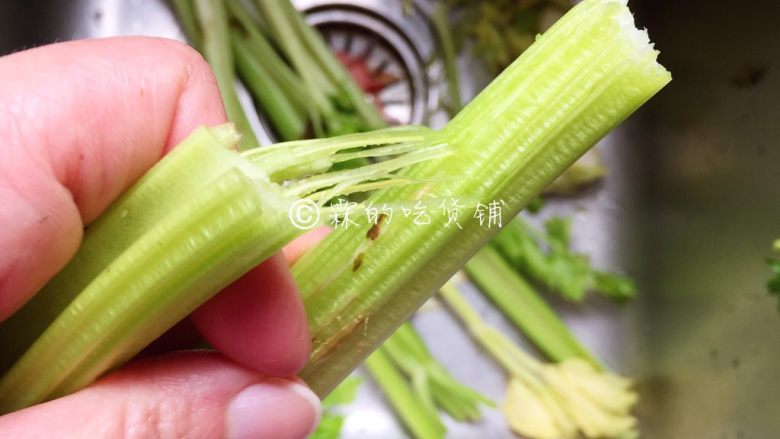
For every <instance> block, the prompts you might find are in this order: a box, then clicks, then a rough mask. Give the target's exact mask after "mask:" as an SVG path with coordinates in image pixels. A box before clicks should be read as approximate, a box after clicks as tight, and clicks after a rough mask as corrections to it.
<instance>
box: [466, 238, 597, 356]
mask: <svg viewBox="0 0 780 439" xmlns="http://www.w3.org/2000/svg"><path fill="white" fill-rule="evenodd" d="M465 270H466V273H467V274H468V275H469V277H470V278H471V279H472V280H473V281H474V282H475V283H476V284H477V286H478V287H479V288H480V290H481V291H482V292H483V293H484V294H485V295H486V296H487V297H489V298H490V299H491V300H492V301H493V302H495V303H496V305H498V307H499V308H500V309H501V311H502V312H503V313H504V314H505V315H506V316H507V317H509V319H511V320H512V322H513V323H514V324H515V325H516V326H517V327H518V328H519V329H521V330H522V331H523V332H524V333H525V334H526V335H527V336H528V338H529V339H530V340H531V341H532V342H533V343H534V344H535V345H536V347H537V348H539V349H540V350H541V351H542V352H543V353H544V354H545V355H546V356H547V357H548V358H550V360H552V361H556V362H559V361H563V360H566V359H568V358H572V357H574V358H582V359H584V360H586V361H588V362H590V363H591V364H593V365H594V366H596V367H599V368H600V367H601V365H600V363H599V361H598V360H597V359H596V358H595V357H594V356H593V354H591V353H590V351H588V350H587V349H586V348H585V347H584V346H582V344H580V342H579V341H578V340H577V338H576V337H574V334H572V332H571V331H570V330H569V328H568V327H567V326H566V324H564V323H563V322H562V321H561V319H560V318H559V317H558V315H557V314H556V313H555V312H554V311H553V310H552V308H550V306H549V305H548V304H547V303H546V302H545V301H544V300H543V299H542V298H541V297H540V296H539V295H538V293H536V291H534V290H533V287H531V285H529V284H528V282H526V281H525V280H524V279H523V278H522V277H521V276H520V275H519V274H517V272H515V270H514V269H513V268H512V267H511V266H510V265H509V264H508V263H507V262H506V261H504V259H503V258H502V257H501V256H500V255H499V254H498V253H497V252H496V251H495V250H494V249H492V248H491V247H490V246H485V247H484V248H482V250H480V251H479V252H477V254H476V255H474V257H473V258H471V259H470V260H469V261H468V262H467V263H466V266H465Z"/></svg>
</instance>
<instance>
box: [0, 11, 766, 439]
mask: <svg viewBox="0 0 780 439" xmlns="http://www.w3.org/2000/svg"><path fill="white" fill-rule="evenodd" d="M312 3H326V2H305V1H304V2H299V5H304V4H312ZM342 3H343V2H342ZM356 3H358V4H366V3H377V2H371V1H359V2H356ZM378 3H383V2H378ZM384 3H385V6H384V7H386V5H387V2H384ZM630 3H631V6H632V8H633V9H634V10H635V11H636V14H637V17H638V21H639V22H640V23H641V24H642V25H644V26H647V27H648V28H649V32H650V35H651V38H652V39H653V40H654V41H655V42H656V47H657V48H658V49H660V51H661V52H662V54H661V62H662V63H663V64H664V65H665V66H666V67H667V68H668V69H669V70H671V71H672V74H673V77H674V80H673V81H672V83H671V84H670V85H669V86H668V87H667V88H666V89H665V90H663V91H662V92H661V93H660V94H659V95H658V96H656V97H655V98H653V99H652V100H651V101H650V102H649V103H648V104H647V105H646V106H645V107H644V108H642V109H641V110H640V111H639V112H638V113H637V114H636V115H634V116H632V117H631V118H630V119H629V120H628V121H626V122H625V123H624V124H623V125H621V127H620V128H619V129H618V130H617V131H616V132H615V133H613V134H612V135H610V136H609V137H608V138H607V139H605V140H604V141H603V142H602V144H601V148H602V150H603V152H604V156H605V159H606V162H607V166H608V169H609V175H608V176H607V177H606V178H605V180H604V181H603V182H602V183H601V184H600V185H599V186H598V187H596V188H593V189H591V190H589V191H587V192H586V193H584V194H582V195H581V196H578V197H576V198H575V199H568V200H553V201H552V202H551V203H550V204H551V207H550V210H552V211H555V212H569V213H571V214H573V215H574V217H575V220H574V225H575V239H576V245H577V246H578V247H579V248H580V249H582V250H585V251H588V252H589V253H591V254H592V255H593V257H594V260H595V262H596V263H597V264H598V265H600V266H602V267H608V268H613V269H617V270H620V271H624V272H627V273H629V274H631V275H633V276H634V277H635V278H636V279H637V281H638V283H639V287H640V292H641V295H640V297H639V298H638V299H637V300H635V301H634V302H633V303H630V304H628V305H626V306H623V307H617V306H615V305H612V304H609V303H606V302H604V301H601V300H597V299H595V298H594V299H590V300H589V303H588V304H587V307H585V308H584V309H578V308H576V307H572V306H567V305H565V304H556V305H558V307H559V308H560V309H561V310H562V313H563V314H564V315H565V316H566V319H567V321H568V322H569V323H570V324H571V325H572V326H573V327H574V328H575V329H576V331H577V332H578V333H579V334H580V335H581V337H582V339H583V341H584V342H585V343H586V344H587V345H588V346H590V347H591V348H592V349H593V350H594V351H595V352H596V353H597V354H598V355H600V356H601V357H602V358H604V359H605V361H606V362H607V363H608V364H610V365H612V366H613V367H615V368H616V369H617V370H619V371H621V372H623V373H625V374H628V375H630V376H633V377H636V378H637V385H638V388H639V389H640V392H641V397H642V400H641V403H640V406H639V407H638V415H639V417H640V420H641V427H642V433H643V434H642V436H643V437H647V438H653V439H656V438H658V439H691V438H716V439H736V438H745V439H747V438H750V439H768V438H776V437H780V415H778V408H780V314H778V308H777V303H776V301H775V300H773V298H771V297H769V295H768V294H767V293H766V291H765V281H766V279H767V278H768V276H769V271H768V268H767V267H766V266H765V264H764V257H765V256H767V254H768V253H769V245H770V243H771V241H772V240H773V239H774V238H777V237H780V140H778V139H780V123H779V122H778V121H779V120H780V27H778V26H777V23H778V22H780V8H779V7H778V6H777V4H776V2H774V1H770V0H756V1H753V2H750V3H749V4H748V5H745V6H741V5H738V4H736V3H735V2H732V1H727V0H710V1H704V0H691V1H685V2H680V1H672V0H666V1H661V0H631V2H630ZM0 26H2V29H3V32H2V33H0V53H6V52H9V51H12V50H16V49H19V48H22V47H30V46H35V45H39V44H43V43H46V42H51V41H55V40H65V39H71V38H85V37H95V36H108V35H119V34H151V35H162V36H167V37H172V38H181V34H180V32H179V31H178V28H177V27H176V24H175V21H174V20H173V18H172V16H171V14H170V12H169V11H168V10H167V8H166V7H165V6H164V3H163V2H162V1H159V0H129V1H120V0H104V1H100V0H91V1H89V0H82V1H73V2H56V1H41V0H38V1H4V2H0ZM411 29H413V31H414V32H418V33H419V32H422V34H423V35H424V29H421V28H420V27H419V23H415V24H414V25H413V26H411ZM419 38H423V39H424V37H419ZM415 50H418V51H424V48H423V49H420V48H417V49H415ZM462 64H463V66H464V67H465V68H466V73H467V75H466V76H467V77H469V78H471V82H470V83H469V84H467V85H466V88H467V90H465V92H466V93H465V94H466V95H468V94H469V87H474V86H475V84H479V83H480V81H479V79H475V78H479V70H478V69H475V68H472V67H471V66H473V64H471V63H470V62H469V60H468V59H467V57H464V59H463V60H462ZM424 73H425V75H428V76H425V75H423V76H424V77H423V78H422V79H420V81H423V82H425V81H427V86H429V89H428V93H429V95H426V98H425V99H427V100H424V101H422V102H423V103H422V105H423V106H424V107H425V108H424V110H425V112H427V113H426V114H427V115H428V119H427V121H429V122H430V123H432V124H434V125H436V124H440V123H442V120H441V119H440V116H435V113H436V111H435V109H432V108H431V107H430V105H429V104H430V102H431V101H430V100H431V99H434V98H433V97H431V95H435V94H436V93H437V91H436V90H437V87H439V86H440V84H439V85H437V83H436V78H437V76H436V75H437V73H436V72H435V71H427V72H424ZM409 114H418V113H413V112H411V111H410V112H409ZM410 117H412V116H410ZM415 117H416V116H415ZM469 293H474V292H473V291H472V292H469ZM469 298H471V299H473V300H474V301H476V302H478V305H479V309H480V310H481V311H482V312H483V313H484V315H486V316H488V317H489V318H490V319H491V320H492V321H494V322H495V323H496V324H497V325H499V326H501V327H503V328H505V329H507V331H508V332H510V333H512V332H511V328H510V326H509V325H507V324H506V322H505V321H504V320H503V319H502V318H501V317H500V315H498V314H497V313H496V312H495V311H493V310H492V308H491V307H490V306H489V304H488V303H487V302H486V301H484V300H480V297H479V296H478V295H476V294H469ZM415 323H416V324H417V325H418V327H419V328H421V330H422V331H423V333H424V336H425V338H426V339H428V340H429V341H430V345H431V349H432V350H433V351H434V353H435V354H436V355H437V356H438V357H439V358H440V359H441V360H442V361H443V362H444V363H445V364H446V365H447V366H448V367H449V368H450V370H451V371H452V372H453V373H454V374H455V375H456V376H457V377H459V378H461V379H463V380H464V381H465V382H468V383H469V384H471V385H473V386H475V387H477V388H478V389H479V390H481V391H483V392H484V393H486V394H487V395H488V396H490V397H492V398H493V399H495V400H497V401H500V400H501V398H502V393H503V387H504V377H503V374H502V372H501V370H500V369H499V368H498V367H497V366H495V365H494V364H493V363H491V362H490V361H489V360H488V359H486V358H483V356H482V355H481V354H480V353H479V350H478V348H477V347H476V345H474V344H473V343H471V342H470V341H469V340H468V338H467V336H466V334H465V332H464V331H463V329H462V328H461V327H460V326H459V325H458V324H457V323H456V322H455V321H453V320H452V319H451V318H449V317H448V316H447V313H446V312H445V311H444V310H443V309H441V308H440V307H436V306H432V307H430V308H429V309H428V310H426V311H423V312H421V313H419V314H418V316H417V317H416V320H415ZM513 334H514V333H513ZM518 340H519V338H518ZM346 413H347V414H348V416H347V420H346V423H345V430H344V437H347V438H358V437H359V438H372V437H373V438H392V437H402V436H403V435H404V432H403V429H402V428H401V427H400V426H399V424H398V423H397V422H396V421H395V419H394V417H393V416H392V414H391V413H390V412H389V410H388V409H387V407H386V406H385V403H384V402H383V401H382V399H381V396H380V394H379V393H378V391H377V390H376V389H375V388H374V387H372V385H371V384H370V383H369V384H367V385H364V386H363V387H362V390H361V392H360V395H359V398H358V401H357V402H356V403H355V404H353V405H352V406H350V407H349V409H347V411H346ZM449 426H450V427H451V428H450V435H451V437H456V438H485V437H489V438H500V437H512V435H511V433H509V431H508V429H507V428H506V426H505V425H504V423H503V420H502V419H501V415H500V413H499V412H497V411H494V410H487V411H486V416H485V419H484V420H483V421H482V422H480V423H477V424H473V425H456V424H454V423H453V424H449Z"/></svg>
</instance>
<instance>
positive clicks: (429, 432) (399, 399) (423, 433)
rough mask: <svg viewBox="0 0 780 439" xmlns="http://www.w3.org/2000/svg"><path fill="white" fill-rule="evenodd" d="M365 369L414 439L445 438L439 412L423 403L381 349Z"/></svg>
mask: <svg viewBox="0 0 780 439" xmlns="http://www.w3.org/2000/svg"><path fill="white" fill-rule="evenodd" d="M366 368H368V371H369V372H370V373H371V376H372V377H373V378H374V380H376V382H377V384H379V387H381V388H382V393H384V395H385V397H387V399H388V400H389V401H390V403H391V404H392V405H393V407H394V408H395V410H396V412H397V413H398V414H399V415H400V416H401V419H402V420H403V422H404V424H405V425H406V426H408V427H409V430H410V431H411V432H412V434H413V435H414V437H415V438H418V439H436V438H444V433H445V432H446V429H445V427H444V424H442V422H441V420H440V419H439V416H438V415H437V413H436V410H434V409H433V408H431V407H430V406H428V405H426V404H423V403H421V402H420V400H419V399H418V397H417V395H415V393H414V392H413V391H412V389H411V388H410V387H409V385H408V384H407V383H406V381H405V380H404V378H403V375H401V372H399V371H398V369H396V368H395V366H394V365H393V363H392V361H391V360H390V358H388V356H387V354H386V353H385V352H384V350H383V349H382V348H380V349H377V350H376V351H374V353H373V354H371V356H369V357H368V358H367V359H366Z"/></svg>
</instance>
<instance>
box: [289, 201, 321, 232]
mask: <svg viewBox="0 0 780 439" xmlns="http://www.w3.org/2000/svg"><path fill="white" fill-rule="evenodd" d="M287 214H288V216H289V217H290V222H291V223H292V225H293V226H295V227H297V228H298V229H300V230H309V229H311V228H312V227H314V226H316V225H317V224H319V222H320V208H319V206H317V203H315V202H314V201H311V200H307V199H305V198H304V199H301V200H298V201H296V202H294V203H293V204H292V205H291V206H290V210H289V212H288V213H287Z"/></svg>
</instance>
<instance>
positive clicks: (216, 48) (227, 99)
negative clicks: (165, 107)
mask: <svg viewBox="0 0 780 439" xmlns="http://www.w3.org/2000/svg"><path fill="white" fill-rule="evenodd" d="M195 2H196V3H195V10H196V13H197V18H198V22H199V23H200V26H201V36H202V46H203V47H202V51H203V55H204V56H205V58H206V60H207V61H208V62H209V65H211V69H212V70H213V71H214V76H216V78H217V85H218V86H219V91H220V93H222V101H223V102H224V104H225V111H226V112H227V116H228V119H230V121H231V122H233V123H234V124H235V125H236V127H237V128H238V131H239V132H240V133H241V140H240V142H239V145H240V146H241V149H242V150H244V149H251V148H256V147H257V146H259V145H260V144H259V143H258V141H257V138H256V137H255V133H254V131H252V127H251V126H250V124H249V120H248V119H247V117H246V113H244V109H243V107H241V102H240V101H239V100H238V95H237V94H236V88H235V87H236V78H235V73H234V70H233V68H234V66H233V56H232V51H231V48H230V31H229V30H228V19H227V11H226V10H225V6H224V4H223V2H222V0H195Z"/></svg>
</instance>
